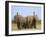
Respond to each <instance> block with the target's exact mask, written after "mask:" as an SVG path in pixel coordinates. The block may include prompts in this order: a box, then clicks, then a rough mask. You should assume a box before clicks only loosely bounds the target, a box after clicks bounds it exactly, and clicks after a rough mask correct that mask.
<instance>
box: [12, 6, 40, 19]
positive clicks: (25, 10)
mask: <svg viewBox="0 0 46 37" xmlns="http://www.w3.org/2000/svg"><path fill="white" fill-rule="evenodd" d="M17 12H18V13H19V15H23V16H32V15H33V12H35V15H37V16H38V17H39V18H40V19H41V7H37V6H16V5H12V6H11V16H12V19H13V17H14V16H15V15H16V14H17Z"/></svg>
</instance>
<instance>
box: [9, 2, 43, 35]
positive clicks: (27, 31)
mask: <svg viewBox="0 0 46 37" xmlns="http://www.w3.org/2000/svg"><path fill="white" fill-rule="evenodd" d="M11 5H16V6H38V7H40V6H41V7H42V10H41V12H42V13H41V14H42V15H41V18H42V22H41V24H42V25H41V30H35V31H34V30H31V31H30V30H22V31H14V32H13V31H12V30H11ZM43 28H44V25H43V5H40V4H25V3H24V4H23V3H9V35H10V34H24V33H42V32H43V30H44V29H43Z"/></svg>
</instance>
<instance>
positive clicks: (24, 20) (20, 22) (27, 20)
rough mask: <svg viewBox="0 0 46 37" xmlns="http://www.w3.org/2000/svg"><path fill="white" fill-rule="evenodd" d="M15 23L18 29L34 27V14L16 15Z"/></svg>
mask: <svg viewBox="0 0 46 37" xmlns="http://www.w3.org/2000/svg"><path fill="white" fill-rule="evenodd" d="M16 23H17V27H18V29H31V28H36V19H35V17H34V16H32V17H31V16H27V17H23V16H17V17H16Z"/></svg>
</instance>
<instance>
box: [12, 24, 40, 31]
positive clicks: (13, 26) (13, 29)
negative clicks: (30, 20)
mask: <svg viewBox="0 0 46 37" xmlns="http://www.w3.org/2000/svg"><path fill="white" fill-rule="evenodd" d="M36 29H41V24H37V25H36ZM17 30H18V28H17V24H12V31H17Z"/></svg>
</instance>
